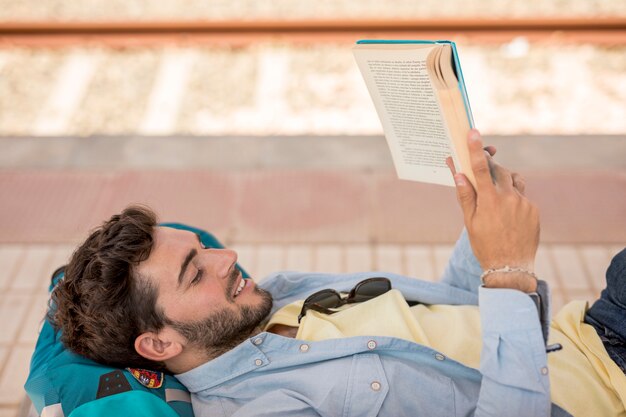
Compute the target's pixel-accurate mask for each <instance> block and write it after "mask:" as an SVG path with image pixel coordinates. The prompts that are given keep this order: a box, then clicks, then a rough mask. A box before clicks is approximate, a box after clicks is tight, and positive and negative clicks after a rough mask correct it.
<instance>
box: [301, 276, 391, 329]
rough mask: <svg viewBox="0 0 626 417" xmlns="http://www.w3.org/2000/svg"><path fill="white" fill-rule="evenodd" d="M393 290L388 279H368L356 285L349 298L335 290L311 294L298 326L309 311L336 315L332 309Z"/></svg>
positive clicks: (306, 301)
mask: <svg viewBox="0 0 626 417" xmlns="http://www.w3.org/2000/svg"><path fill="white" fill-rule="evenodd" d="M390 289H391V281H389V279H387V278H368V279H366V280H363V281H361V282H359V283H358V284H356V285H355V286H354V288H352V289H351V290H350V293H349V294H348V296H347V297H342V296H341V294H340V293H338V292H337V291H335V290H333V289H330V288H329V289H326V290H321V291H318V292H316V293H314V294H311V295H310V296H308V297H307V299H306V300H304V305H303V306H302V310H301V311H300V315H299V316H298V324H299V323H300V320H302V317H304V316H305V315H306V312H307V311H308V310H315V311H317V312H320V313H324V314H334V313H336V311H333V310H331V308H337V307H341V306H342V305H344V304H352V303H361V302H363V301H367V300H371V299H372V298H376V297H378V296H379V295H383V294H384V293H386V292H387V291H389V290H390Z"/></svg>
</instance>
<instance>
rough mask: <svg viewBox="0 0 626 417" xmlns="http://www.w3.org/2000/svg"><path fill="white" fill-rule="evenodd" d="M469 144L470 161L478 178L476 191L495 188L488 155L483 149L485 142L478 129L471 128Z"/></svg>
mask: <svg viewBox="0 0 626 417" xmlns="http://www.w3.org/2000/svg"><path fill="white" fill-rule="evenodd" d="M468 145H469V146H468V147H469V154H470V163H471V165H472V171H473V172H474V177H475V178H476V188H477V190H476V191H477V192H478V193H479V194H480V193H483V192H488V191H490V190H493V189H494V185H493V182H492V181H491V174H490V172H489V165H488V163H487V156H486V153H485V150H484V149H483V143H482V140H481V137H480V133H479V132H478V130H476V129H472V130H470V132H469V134H468ZM487 152H488V151H487Z"/></svg>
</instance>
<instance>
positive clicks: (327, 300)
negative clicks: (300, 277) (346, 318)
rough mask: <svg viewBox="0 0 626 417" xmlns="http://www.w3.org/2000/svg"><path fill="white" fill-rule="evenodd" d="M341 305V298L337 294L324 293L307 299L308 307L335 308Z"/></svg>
mask: <svg viewBox="0 0 626 417" xmlns="http://www.w3.org/2000/svg"><path fill="white" fill-rule="evenodd" d="M340 304H341V297H340V296H339V294H337V293H336V292H322V293H318V294H313V295H312V296H311V297H309V298H308V299H307V302H306V305H307V306H315V307H322V308H335V307H338V306H339V305H340Z"/></svg>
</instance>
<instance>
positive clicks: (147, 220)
mask: <svg viewBox="0 0 626 417" xmlns="http://www.w3.org/2000/svg"><path fill="white" fill-rule="evenodd" d="M156 222H157V219H156V215H155V214H154V212H153V211H152V210H150V209H149V208H147V207H143V206H130V207H128V208H126V209H125V210H124V211H123V212H122V213H121V214H117V215H114V216H112V217H111V219H109V220H108V221H106V222H105V223H104V224H103V225H102V226H101V227H100V228H98V229H96V230H95V231H93V232H92V233H91V235H90V236H89V237H88V238H87V240H86V241H85V242H84V243H83V244H82V245H80V246H79V247H78V249H76V251H75V252H74V253H73V255H72V258H71V260H70V262H69V264H68V265H67V267H66V268H65V277H64V278H63V279H62V280H61V281H60V282H59V284H58V285H57V286H56V288H55V289H54V291H53V292H52V297H51V309H50V312H49V314H48V319H49V320H50V322H51V324H52V325H53V327H54V328H55V329H57V330H60V331H61V340H62V342H63V343H64V344H65V346H66V347H67V348H69V349H70V350H72V351H73V352H75V353H78V354H81V355H83V356H86V357H87V358H89V359H92V360H94V361H96V362H100V363H104V364H107V365H111V366H116V367H127V366H132V367H140V368H147V369H153V370H161V369H164V364H163V363H161V362H154V361H151V360H148V359H146V358H144V357H142V356H140V355H139V354H138V353H137V352H136V351H135V348H134V342H135V339H136V338H137V336H139V335H140V334H141V333H143V332H146V331H158V330H160V329H161V328H162V327H163V326H164V324H165V322H166V319H165V316H164V313H163V312H162V311H161V310H159V309H158V308H157V305H156V300H157V289H156V287H155V286H154V285H151V284H150V283H149V281H148V280H147V279H146V277H141V276H138V274H137V273H136V272H135V267H136V266H137V265H138V264H139V263H140V262H142V261H144V260H146V259H148V257H149V256H150V251H151V250H152V245H153V232H154V228H155V226H156Z"/></svg>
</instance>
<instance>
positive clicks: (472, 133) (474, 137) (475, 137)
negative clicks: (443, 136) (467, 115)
mask: <svg viewBox="0 0 626 417" xmlns="http://www.w3.org/2000/svg"><path fill="white" fill-rule="evenodd" d="M469 137H470V140H473V141H478V140H480V132H479V131H478V130H476V129H472V130H470V134H469Z"/></svg>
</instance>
